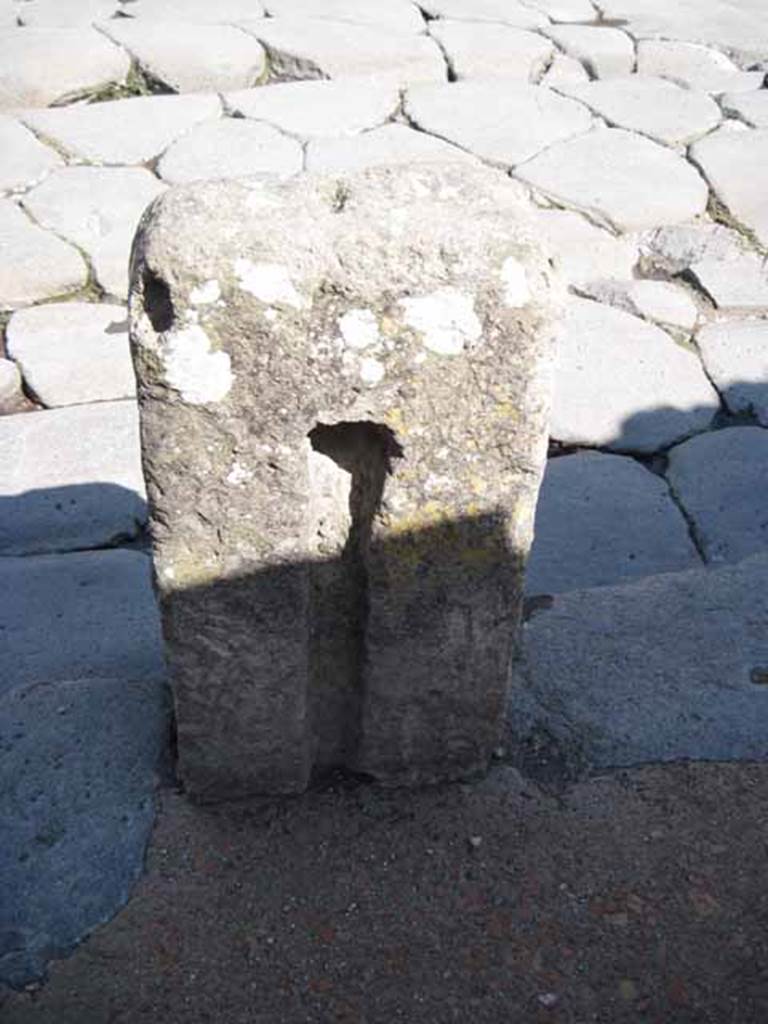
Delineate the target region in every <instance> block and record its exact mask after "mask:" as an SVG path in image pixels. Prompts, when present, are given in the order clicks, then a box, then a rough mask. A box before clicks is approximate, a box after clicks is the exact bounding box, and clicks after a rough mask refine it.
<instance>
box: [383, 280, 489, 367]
mask: <svg viewBox="0 0 768 1024" xmlns="http://www.w3.org/2000/svg"><path fill="white" fill-rule="evenodd" d="M400 305H401V306H402V307H403V309H404V310H405V316H404V317H403V319H404V320H405V322H406V324H407V325H408V326H409V327H412V328H413V329H414V330H415V331H419V332H420V333H421V334H422V335H423V341H424V347H425V348H428V349H429V350H430V352H437V353H438V355H441V356H457V355H459V353H461V352H462V351H463V350H464V347H465V345H467V344H468V343H470V344H471V343H472V342H473V341H477V340H478V338H479V337H480V335H481V333H482V324H481V323H480V320H479V319H478V317H477V314H476V313H475V305H474V301H473V298H472V296H471V295H465V294H464V292H460V291H458V289H456V288H439V289H438V290H437V291H434V292H432V293H431V294H430V295H422V296H419V297H417V298H415V299H401V300H400Z"/></svg>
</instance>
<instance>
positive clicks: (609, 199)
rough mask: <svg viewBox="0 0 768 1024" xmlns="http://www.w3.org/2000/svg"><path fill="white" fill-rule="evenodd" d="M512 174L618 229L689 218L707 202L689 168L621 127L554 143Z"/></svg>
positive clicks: (702, 185)
mask: <svg viewBox="0 0 768 1024" xmlns="http://www.w3.org/2000/svg"><path fill="white" fill-rule="evenodd" d="M703 141H705V140H702V143H703ZM697 145H698V144H697ZM515 174H516V176H517V177H518V178H521V179H522V180H523V181H527V182H528V183H529V184H530V185H533V186H534V188H537V189H540V190H541V191H542V192H544V193H545V194H546V195H548V196H550V197H551V198H552V199H554V200H555V201H557V202H560V203H564V204H565V205H566V206H573V207H575V208H576V209H579V210H583V211H584V212H585V213H587V214H589V215H590V216H592V217H595V218H599V219H601V220H603V221H607V222H608V223H609V224H612V225H613V226H614V227H616V228H618V229H619V230H622V231H633V230H642V229H643V228H651V227H656V226H658V225H660V224H674V223H677V222H679V221H684V220H688V219H689V218H692V217H695V216H696V215H697V214H700V213H703V212H704V208H705V207H706V204H707V186H706V184H705V183H704V181H703V180H702V178H701V175H699V174H698V173H697V172H696V170H695V169H694V168H693V167H691V166H690V165H689V164H687V163H686V162H685V161H684V160H682V159H681V158H680V157H679V156H676V155H675V154H674V153H671V152H670V151H669V150H668V149H665V148H664V147H663V146H659V145H658V144H657V143H655V142H651V141H650V139H644V138H642V137H641V136H638V135H634V134H632V133H631V132H627V131H623V130H622V129H620V128H604V129H600V130H597V131H593V132H589V133H588V134H587V135H583V136H582V137H581V138H577V139H568V140H566V141H565V142H560V143H557V144H556V145H553V146H551V147H550V148H549V149H547V150H546V152H544V153H541V154H540V155H539V156H536V157H534V158H533V159H532V160H529V161H528V162H527V163H526V164H524V165H523V166H522V167H518V168H517V169H516V170H515Z"/></svg>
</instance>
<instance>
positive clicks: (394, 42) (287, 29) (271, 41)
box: [241, 18, 446, 86]
mask: <svg viewBox="0 0 768 1024" xmlns="http://www.w3.org/2000/svg"><path fill="white" fill-rule="evenodd" d="M241 25H242V27H243V28H244V29H246V30H247V31H248V32H250V33H251V34H252V35H253V36H255V37H256V38H257V39H259V40H260V41H261V42H262V43H263V45H264V46H265V47H266V49H267V52H268V54H269V69H270V75H271V76H272V77H273V78H275V79H277V80H279V81H292V80H295V79H301V78H349V77H358V76H366V75H374V74H375V75H376V79H377V81H383V82H387V83H389V84H392V83H396V84H397V85H401V86H404V85H408V84H409V83H410V82H424V81H427V82H433V81H445V78H446V69H445V61H444V59H443V55H442V54H441V52H440V50H439V48H438V46H437V44H436V43H435V42H434V40H432V39H429V38H427V37H426V36H417V35H410V34H404V33H402V32H384V31H382V30H381V29H379V28H374V27H373V26H368V25H354V24H352V23H350V22H341V21H325V20H323V19H322V18H267V19H265V20H263V21H243V22H241Z"/></svg>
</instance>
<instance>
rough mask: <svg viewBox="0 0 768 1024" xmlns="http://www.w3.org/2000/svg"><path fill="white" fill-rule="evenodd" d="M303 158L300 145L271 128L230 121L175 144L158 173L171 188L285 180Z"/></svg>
mask: <svg viewBox="0 0 768 1024" xmlns="http://www.w3.org/2000/svg"><path fill="white" fill-rule="evenodd" d="M303 158H304V157H303V152H302V148H301V145H300V143H298V142H297V141H296V140H295V139H291V138H288V136H287V135H283V134H282V132H279V131H278V130H277V129H276V128H273V127H272V126H271V125H268V124H260V123H258V122H256V121H249V120H245V119H242V118H231V117H230V118H224V119H222V120H221V121H213V122H211V123H209V124H202V125H199V126H198V127H197V128H193V129H192V131H190V132H188V133H187V134H186V135H185V136H184V137H183V138H181V139H179V140H178V142H174V143H173V145H172V146H170V147H169V148H168V149H167V150H166V152H165V153H164V154H163V156H162V157H161V159H160V162H159V163H158V165H157V171H158V174H159V175H160V177H161V178H162V179H163V180H164V181H167V182H170V183H171V184H179V183H181V182H188V181H198V180H200V179H203V178H238V177H247V176H250V175H260V174H276V175H280V176H283V177H288V176H290V175H292V174H298V172H299V171H300V170H301V168H302V162H303Z"/></svg>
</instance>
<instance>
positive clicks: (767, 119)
mask: <svg viewBox="0 0 768 1024" xmlns="http://www.w3.org/2000/svg"><path fill="white" fill-rule="evenodd" d="M720 104H721V106H722V108H723V110H725V111H726V112H727V113H729V114H737V115H738V116H739V117H740V118H742V120H744V121H747V122H749V124H751V125H752V126H753V128H768V89H760V90H759V91H756V92H744V93H728V94H727V95H725V96H721V97H720Z"/></svg>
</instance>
